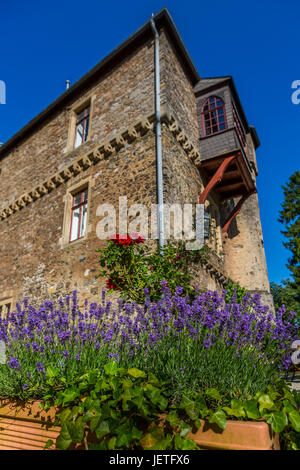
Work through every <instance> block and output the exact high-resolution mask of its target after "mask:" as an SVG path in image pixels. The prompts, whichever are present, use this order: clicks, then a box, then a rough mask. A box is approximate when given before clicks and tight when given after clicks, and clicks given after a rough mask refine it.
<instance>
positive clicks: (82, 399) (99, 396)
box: [45, 362, 199, 450]
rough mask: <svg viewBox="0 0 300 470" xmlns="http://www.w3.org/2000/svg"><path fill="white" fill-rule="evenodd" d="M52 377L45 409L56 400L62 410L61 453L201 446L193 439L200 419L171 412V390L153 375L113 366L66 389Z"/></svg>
mask: <svg viewBox="0 0 300 470" xmlns="http://www.w3.org/2000/svg"><path fill="white" fill-rule="evenodd" d="M47 376H48V378H49V380H48V386H49V388H48V390H47V394H46V397H45V398H46V400H45V406H46V407H49V406H50V404H51V403H52V401H53V399H55V405H56V406H58V407H60V408H61V411H60V412H59V413H58V414H57V417H56V423H57V424H58V425H59V426H61V432H60V435H59V437H58V439H57V442H56V446H57V448H58V449H62V450H66V449H69V448H70V446H71V445H76V444H81V446H82V447H84V448H85V449H99V450H117V449H125V450H126V449H127V450H132V449H151V450H166V449H181V450H187V449H196V448H197V446H196V444H195V443H194V441H192V440H191V439H189V438H188V437H187V434H188V433H189V431H191V429H192V428H193V427H194V428H195V427H196V426H195V419H196V417H195V418H194V417H192V418H191V417H190V416H188V415H187V414H186V413H185V410H184V409H182V410H177V411H175V410H174V409H172V408H170V407H169V397H168V394H167V389H166V387H165V385H164V384H162V383H161V382H160V381H159V380H158V379H157V378H156V377H155V376H154V375H153V374H148V375H147V374H146V373H145V372H143V371H140V370H138V369H136V368H131V369H124V368H122V367H118V365H117V364H116V362H110V363H108V364H106V365H105V366H104V370H102V371H100V370H93V371H90V372H88V373H86V374H84V375H83V376H81V377H80V378H79V379H78V380H76V381H74V383H73V384H71V385H70V386H67V387H66V388H64V389H60V383H59V382H57V384H56V387H55V384H53V380H52V379H53V375H52V373H51V372H50V371H47ZM57 387H58V388H57ZM162 414H164V418H165V419H163V418H162ZM198 424H199V423H198ZM50 444H51V443H50V442H48V444H47V445H48V446H49V445H50Z"/></svg>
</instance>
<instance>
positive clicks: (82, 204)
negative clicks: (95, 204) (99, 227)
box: [70, 188, 88, 242]
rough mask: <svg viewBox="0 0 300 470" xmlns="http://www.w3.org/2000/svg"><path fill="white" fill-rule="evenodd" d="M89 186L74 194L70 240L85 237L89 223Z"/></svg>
mask: <svg viewBox="0 0 300 470" xmlns="http://www.w3.org/2000/svg"><path fill="white" fill-rule="evenodd" d="M87 205H88V188H85V189H83V190H82V191H80V192H78V193H76V194H74V195H73V199H72V208H71V211H72V212H71V226H70V242H73V241H74V240H78V239H79V238H82V237H84V235H85V232H86V225H87Z"/></svg>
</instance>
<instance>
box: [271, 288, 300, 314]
mask: <svg viewBox="0 0 300 470" xmlns="http://www.w3.org/2000/svg"><path fill="white" fill-rule="evenodd" d="M270 287H271V294H272V296H273V300H274V307H275V310H276V311H277V310H278V309H279V308H280V307H281V306H282V305H285V308H286V311H287V312H290V311H293V312H295V313H296V314H297V317H298V319H300V303H299V302H298V301H297V299H296V296H295V286H294V283H293V282H291V281H290V280H289V279H284V280H283V281H281V284H276V283H275V282H271V283H270Z"/></svg>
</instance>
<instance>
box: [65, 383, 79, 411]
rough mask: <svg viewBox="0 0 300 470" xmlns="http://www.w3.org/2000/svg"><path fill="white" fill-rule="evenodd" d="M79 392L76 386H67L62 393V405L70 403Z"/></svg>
mask: <svg viewBox="0 0 300 470" xmlns="http://www.w3.org/2000/svg"><path fill="white" fill-rule="evenodd" d="M79 394H80V392H79V390H78V388H75V387H73V388H68V389H67V390H66V391H65V392H64V393H63V402H62V404H63V406H66V405H68V404H69V403H72V402H73V401H74V400H75V399H76V398H78V396H79Z"/></svg>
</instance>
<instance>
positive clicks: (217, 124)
mask: <svg viewBox="0 0 300 470" xmlns="http://www.w3.org/2000/svg"><path fill="white" fill-rule="evenodd" d="M201 114H202V127H203V133H204V135H211V134H215V133H216V132H220V131H223V130H224V129H226V128H227V124H226V116H225V104H224V101H223V100H222V99H221V98H219V97H218V96H210V97H209V98H207V100H206V101H205V103H204V105H203V106H202V113H201Z"/></svg>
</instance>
